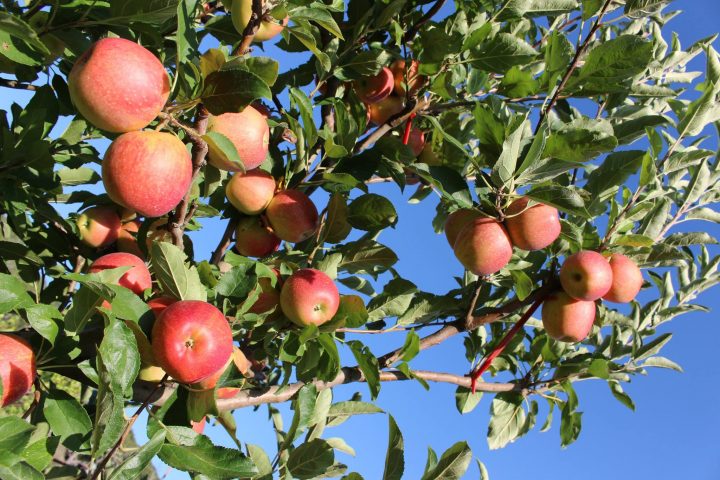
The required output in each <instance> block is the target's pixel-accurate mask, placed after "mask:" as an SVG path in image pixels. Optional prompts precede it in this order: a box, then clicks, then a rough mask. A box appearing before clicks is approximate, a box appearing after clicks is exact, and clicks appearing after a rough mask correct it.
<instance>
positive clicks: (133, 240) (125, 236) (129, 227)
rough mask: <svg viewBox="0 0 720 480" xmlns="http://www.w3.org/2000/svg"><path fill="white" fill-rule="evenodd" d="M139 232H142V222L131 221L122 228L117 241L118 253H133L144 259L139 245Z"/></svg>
mask: <svg viewBox="0 0 720 480" xmlns="http://www.w3.org/2000/svg"><path fill="white" fill-rule="evenodd" d="M138 230H140V220H131V221H129V222H127V223H123V224H122V225H121V226H120V229H119V230H118V239H117V249H118V251H120V252H126V253H132V254H133V255H137V256H138V257H140V258H143V257H144V254H143V253H142V250H140V247H139V246H138V243H137V237H136V235H137V232H138Z"/></svg>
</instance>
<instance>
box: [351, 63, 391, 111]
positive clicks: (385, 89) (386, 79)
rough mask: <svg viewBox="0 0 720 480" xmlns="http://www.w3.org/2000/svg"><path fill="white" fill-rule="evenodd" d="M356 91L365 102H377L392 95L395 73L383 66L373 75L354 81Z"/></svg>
mask: <svg viewBox="0 0 720 480" xmlns="http://www.w3.org/2000/svg"><path fill="white" fill-rule="evenodd" d="M353 88H354V89H355V93H356V94H357V96H358V97H359V98H360V100H362V101H363V102H365V103H370V104H373V103H377V102H379V101H381V100H384V99H386V98H387V97H389V96H390V94H391V93H392V90H393V73H392V71H391V70H390V69H389V68H387V67H383V68H382V70H380V72H379V73H378V74H377V75H375V76H373V77H363V78H360V79H358V80H355V81H354V82H353Z"/></svg>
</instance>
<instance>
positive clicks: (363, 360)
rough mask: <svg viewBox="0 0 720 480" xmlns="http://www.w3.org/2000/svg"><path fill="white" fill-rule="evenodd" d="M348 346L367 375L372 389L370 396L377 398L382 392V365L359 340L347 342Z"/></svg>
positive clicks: (367, 380)
mask: <svg viewBox="0 0 720 480" xmlns="http://www.w3.org/2000/svg"><path fill="white" fill-rule="evenodd" d="M347 346H348V347H350V350H351V351H352V353H353V356H354V357H355V361H357V362H358V366H359V367H360V370H361V371H362V373H363V376H364V377H365V381H366V382H367V384H368V388H369V389H370V396H371V397H372V398H373V399H375V398H377V396H378V393H380V366H379V364H378V361H377V358H376V357H375V355H373V354H372V352H371V351H370V349H369V348H368V347H367V346H365V345H363V344H362V343H361V342H359V341H357V340H351V341H349V342H347Z"/></svg>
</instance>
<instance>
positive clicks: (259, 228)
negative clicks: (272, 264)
mask: <svg viewBox="0 0 720 480" xmlns="http://www.w3.org/2000/svg"><path fill="white" fill-rule="evenodd" d="M278 247H280V239H279V238H278V237H277V236H276V235H275V234H274V233H273V232H272V230H271V229H269V228H268V227H266V226H265V225H263V222H262V220H261V218H260V217H244V218H241V219H240V220H239V221H238V226H237V229H236V230H235V250H237V252H238V253H239V254H240V255H244V256H246V257H266V256H268V255H270V254H271V253H273V252H275V251H277V249H278Z"/></svg>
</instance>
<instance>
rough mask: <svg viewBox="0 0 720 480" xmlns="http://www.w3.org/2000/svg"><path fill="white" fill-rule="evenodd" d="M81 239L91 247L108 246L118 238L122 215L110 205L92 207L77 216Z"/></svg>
mask: <svg viewBox="0 0 720 480" xmlns="http://www.w3.org/2000/svg"><path fill="white" fill-rule="evenodd" d="M77 226H78V232H79V233H80V240H82V242H83V243H84V244H85V245H87V246H89V247H95V248H99V247H107V246H108V245H110V244H111V243H113V242H115V241H116V240H117V239H118V232H119V230H120V216H118V213H117V210H116V209H115V208H113V207H110V206H98V207H90V208H88V209H87V210H85V211H84V212H83V213H82V214H80V216H79V217H78V218H77Z"/></svg>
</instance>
